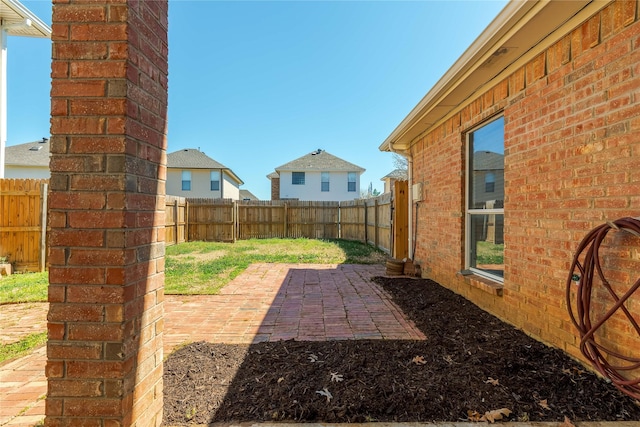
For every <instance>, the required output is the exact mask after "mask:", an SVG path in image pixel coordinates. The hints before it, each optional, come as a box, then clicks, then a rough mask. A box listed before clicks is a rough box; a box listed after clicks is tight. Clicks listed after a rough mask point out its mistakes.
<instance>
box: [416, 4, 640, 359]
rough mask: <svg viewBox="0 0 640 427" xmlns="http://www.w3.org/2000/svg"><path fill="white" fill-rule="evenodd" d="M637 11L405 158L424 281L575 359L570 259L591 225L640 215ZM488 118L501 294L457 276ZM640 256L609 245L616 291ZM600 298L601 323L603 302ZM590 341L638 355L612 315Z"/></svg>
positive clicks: (533, 68) (621, 239)
mask: <svg viewBox="0 0 640 427" xmlns="http://www.w3.org/2000/svg"><path fill="white" fill-rule="evenodd" d="M638 13H639V11H638V2H635V1H617V2H613V3H611V4H609V5H607V6H606V7H605V8H604V9H601V10H600V11H598V12H597V13H595V14H594V15H592V16H591V17H590V18H589V19H588V20H586V21H585V22H584V23H582V24H581V25H579V26H577V27H576V28H574V29H573V30H572V31H570V32H569V33H567V34H564V35H561V37H560V38H559V39H557V40H556V41H554V42H553V44H551V45H549V46H546V47H544V49H543V51H542V53H540V54H539V55H538V56H536V57H535V58H534V59H532V60H530V61H529V62H528V63H526V64H524V65H523V66H522V67H520V68H519V69H517V70H516V71H515V72H513V73H512V74H511V75H509V76H508V77H507V78H504V79H503V80H502V81H499V82H496V83H495V84H493V85H491V86H490V87H487V89H486V90H484V91H483V92H482V93H480V94H479V95H477V96H476V97H475V98H473V99H470V100H469V101H468V103H466V104H465V106H464V107H463V108H462V109H461V110H460V111H459V112H457V113H455V114H454V115H452V116H451V117H449V118H448V119H447V120H446V121H445V122H444V123H442V124H441V125H439V126H438V127H437V128H434V129H432V130H430V131H429V132H428V133H427V134H424V135H422V136H420V137H419V138H418V139H416V140H415V141H414V142H413V143H412V145H411V148H410V153H411V155H412V160H413V162H412V173H413V182H416V183H423V188H424V195H423V200H422V201H421V202H419V203H418V207H417V216H416V219H415V222H414V226H415V227H416V228H417V232H416V237H417V238H416V251H415V256H414V258H415V261H416V262H418V263H419V264H420V265H421V267H422V272H423V276H424V277H429V278H431V279H433V280H435V281H437V282H439V283H440V284H442V285H443V286H445V287H447V288H450V289H452V290H454V291H455V292H457V293H459V294H462V295H463V296H465V297H466V298H467V299H469V300H471V301H473V302H474V303H476V304H477V305H478V306H480V307H481V308H483V309H485V310H487V311H489V312H491V313H493V314H494V315H496V316H498V317H499V318H502V319H504V320H506V321H507V322H509V323H511V324H513V325H515V326H516V327H518V328H521V329H522V330H524V331H525V332H526V333H527V334H529V335H532V336H534V337H535V338H537V339H539V340H541V341H543V342H546V343H548V344H551V345H553V346H555V347H558V348H561V349H563V350H565V351H566V352H568V353H569V354H570V355H573V356H574V357H576V358H578V359H582V360H584V358H583V357H582V355H581V354H580V350H579V336H578V335H577V331H576V329H575V327H574V326H573V324H572V323H571V322H570V319H569V316H568V313H567V307H566V303H565V281H566V279H567V275H568V272H569V267H570V263H571V260H572V257H573V254H574V252H575V250H576V247H577V246H578V244H579V242H580V241H581V239H582V238H583V237H584V236H585V235H586V233H587V232H588V231H589V230H591V229H592V228H594V227H596V226H598V225H601V224H602V223H604V222H606V221H608V220H616V219H619V218H621V217H626V216H632V217H638V216H640V22H638ZM498 114H504V120H505V131H504V133H505V134H504V137H505V138H504V139H505V140H504V143H505V157H504V162H505V172H504V176H505V202H504V215H505V225H504V242H505V249H504V256H505V277H504V278H505V280H504V285H503V287H502V289H500V286H494V284H492V283H490V282H488V281H486V280H483V279H480V278H477V277H474V276H466V277H465V276H462V275H460V274H457V273H458V272H459V271H460V270H461V269H463V268H464V253H465V248H464V246H465V242H464V235H465V233H464V224H465V221H464V212H465V174H464V171H465V156H466V153H465V140H466V134H467V132H468V131H469V130H470V129H471V128H473V127H475V126H477V125H478V124H481V123H482V122H484V121H486V120H487V119H489V118H491V117H495V116H496V115H498ZM638 247H640V239H639V238H637V237H634V236H631V235H630V234H626V233H613V234H611V235H610V237H608V238H607V241H606V242H605V248H604V251H605V254H604V256H603V265H605V268H606V270H607V271H606V275H607V278H608V279H609V280H610V281H611V282H612V284H613V286H614V288H615V289H616V291H617V292H620V293H623V292H624V290H625V289H628V288H629V287H630V285H631V284H632V283H633V282H634V281H635V280H637V278H638V276H639V274H640V256H639V254H640V252H639V250H638ZM596 292H598V294H597V296H596V298H595V301H597V304H596V307H594V310H595V312H596V313H597V314H598V315H601V314H602V313H603V312H604V311H605V310H606V309H607V308H610V306H611V305H612V304H613V302H612V299H611V297H610V296H609V295H608V294H607V293H606V292H604V291H603V290H602V288H598V289H597V290H596ZM637 294H638V293H636V296H635V298H633V299H632V300H630V301H628V303H627V308H628V309H629V310H630V311H631V312H632V313H640V295H637ZM636 319H637V318H636ZM599 338H600V339H602V342H603V343H605V344H608V345H609V346H610V347H611V348H613V349H615V350H619V351H621V352H622V353H623V354H629V351H631V352H632V354H633V349H636V350H637V349H638V348H640V338H639V337H638V334H637V333H636V332H635V331H634V330H633V328H632V327H631V326H630V325H629V322H628V321H627V320H626V319H625V318H624V317H623V316H620V315H619V314H617V315H616V316H614V318H613V319H612V321H611V322H610V323H609V324H608V327H607V328H606V329H605V330H604V331H601V332H600V337H599ZM635 357H637V351H635Z"/></svg>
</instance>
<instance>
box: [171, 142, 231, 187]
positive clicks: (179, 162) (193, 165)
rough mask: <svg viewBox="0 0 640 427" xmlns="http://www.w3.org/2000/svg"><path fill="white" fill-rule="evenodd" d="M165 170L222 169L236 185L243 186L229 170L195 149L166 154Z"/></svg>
mask: <svg viewBox="0 0 640 427" xmlns="http://www.w3.org/2000/svg"><path fill="white" fill-rule="evenodd" d="M167 168H176V169H224V170H225V171H227V173H228V174H229V175H231V176H232V177H233V178H234V179H235V180H236V181H237V182H238V184H240V185H242V184H244V181H242V180H241V179H240V177H239V176H238V175H236V174H235V172H233V171H232V170H231V169H229V168H228V167H226V166H225V165H223V164H222V163H219V162H217V161H215V160H213V159H212V158H211V157H209V156H207V155H206V154H204V153H203V152H202V151H200V150H198V149H196V148H185V149H183V150H178V151H174V152H173V153H169V154H167Z"/></svg>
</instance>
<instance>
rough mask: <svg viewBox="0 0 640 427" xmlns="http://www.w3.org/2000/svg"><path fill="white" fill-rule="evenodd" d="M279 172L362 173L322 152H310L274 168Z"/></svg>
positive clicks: (362, 170)
mask: <svg viewBox="0 0 640 427" xmlns="http://www.w3.org/2000/svg"><path fill="white" fill-rule="evenodd" d="M276 171H277V172H280V171H329V172H360V173H362V172H364V171H365V169H364V168H361V167H360V166H357V165H354V164H353V163H349V162H347V161H345V160H342V159H341V158H339V157H336V156H334V155H333V154H329V153H327V152H326V151H324V150H316V151H312V152H311V153H309V154H306V155H304V156H302V157H299V158H297V159H295V160H292V161H290V162H289V163H285V164H284V165H282V166H278V167H277V168H276Z"/></svg>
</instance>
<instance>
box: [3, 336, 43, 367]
mask: <svg viewBox="0 0 640 427" xmlns="http://www.w3.org/2000/svg"><path fill="white" fill-rule="evenodd" d="M46 342H47V333H46V332H41V333H38V334H31V335H27V336H26V337H24V338H22V339H21V340H20V341H18V342H14V343H11V344H0V363H2V362H4V361H5V360H10V359H15V358H17V357H22V356H24V355H27V354H29V353H31V351H32V350H33V349H34V348H36V347H40V346H41V345H45V344H46Z"/></svg>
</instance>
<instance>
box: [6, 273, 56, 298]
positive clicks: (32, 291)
mask: <svg viewBox="0 0 640 427" xmlns="http://www.w3.org/2000/svg"><path fill="white" fill-rule="evenodd" d="M48 284H49V278H48V275H47V273H46V272H43V273H24V274H12V275H11V276H6V277H3V278H2V279H0V304H5V303H9V302H12V303H13V302H38V301H46V300H47V286H48Z"/></svg>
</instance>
